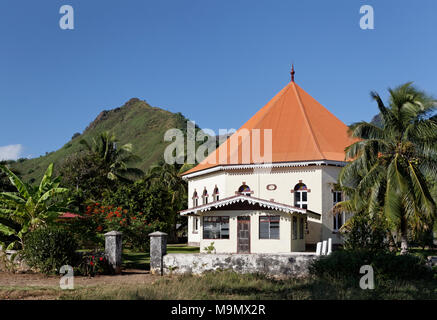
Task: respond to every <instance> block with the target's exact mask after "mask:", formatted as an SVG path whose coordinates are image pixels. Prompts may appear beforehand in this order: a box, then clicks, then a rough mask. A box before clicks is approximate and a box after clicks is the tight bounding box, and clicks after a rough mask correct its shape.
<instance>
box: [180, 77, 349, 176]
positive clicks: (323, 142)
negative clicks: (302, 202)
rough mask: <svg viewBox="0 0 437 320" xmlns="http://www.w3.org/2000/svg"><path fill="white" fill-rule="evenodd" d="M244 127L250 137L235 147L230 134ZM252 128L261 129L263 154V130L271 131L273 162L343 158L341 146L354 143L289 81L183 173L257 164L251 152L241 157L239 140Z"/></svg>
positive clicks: (329, 115)
mask: <svg viewBox="0 0 437 320" xmlns="http://www.w3.org/2000/svg"><path fill="white" fill-rule="evenodd" d="M244 129H248V130H249V132H251V133H250V136H246V138H243V139H241V138H240V139H239V140H238V141H239V143H238V147H236V146H237V145H236V144H235V143H230V141H231V140H232V137H233V136H234V135H238V134H241V132H242V131H244ZM252 129H261V139H260V141H261V146H260V150H261V152H260V154H261V156H262V155H263V154H264V144H263V129H271V130H272V162H273V163H277V162H296V161H312V160H332V161H345V153H344V149H345V148H346V147H347V146H349V145H351V144H352V143H353V142H354V140H353V139H352V138H350V137H349V136H348V133H347V130H348V127H347V126H346V125H345V124H344V123H343V122H342V121H340V120H339V119H338V118H337V117H336V116H334V115H333V114H332V113H331V112H329V111H328V109H326V108H325V107H323V106H322V105H321V104H320V103H318V102H317V101H316V100H315V99H314V98H313V97H311V96H310V95H309V94H308V93H306V92H305V91H304V90H303V89H302V88H301V87H299V86H298V85H297V84H296V83H295V82H294V81H291V82H290V83H289V84H288V85H287V86H285V88H283V89H282V90H281V91H280V92H279V93H278V94H277V95H276V96H275V97H274V98H273V99H272V100H270V101H269V102H268V103H267V104H266V105H265V106H264V107H263V108H262V109H261V110H259V111H258V112H257V113H256V114H255V115H254V116H253V117H252V118H251V119H250V120H249V121H247V122H246V123H245V124H244V125H243V126H242V127H241V128H240V129H238V130H237V132H236V133H234V134H233V135H232V136H231V137H230V138H229V139H228V140H227V141H226V142H225V143H223V144H222V145H220V146H219V147H218V148H217V149H216V150H215V151H214V152H213V153H211V154H210V155H209V156H208V157H206V158H205V159H204V160H203V161H202V162H201V163H200V164H199V165H197V166H196V167H194V168H192V169H190V170H188V171H187V172H185V173H184V175H186V174H190V173H193V172H196V171H201V170H204V169H208V168H212V167H215V166H218V165H238V164H254V163H259V162H257V161H256V160H254V159H253V157H252V152H251V155H250V157H249V158H250V161H248V160H247V159H246V161H244V157H242V152H243V151H244V148H243V147H242V143H243V142H244V141H243V140H244V139H250V138H252V140H253V135H252V131H251V130H252ZM242 149H243V150H242ZM244 152H246V151H244ZM237 155H238V157H236V156H237ZM236 158H237V159H238V160H237V161H235V159H236ZM223 159H226V162H224V161H223ZM220 160H222V161H220Z"/></svg>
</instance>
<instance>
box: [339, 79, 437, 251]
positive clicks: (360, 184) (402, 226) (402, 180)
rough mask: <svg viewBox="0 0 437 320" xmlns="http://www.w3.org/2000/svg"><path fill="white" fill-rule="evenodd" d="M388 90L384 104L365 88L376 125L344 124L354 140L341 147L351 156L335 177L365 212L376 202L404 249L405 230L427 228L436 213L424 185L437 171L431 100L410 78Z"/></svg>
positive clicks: (436, 133) (436, 128)
mask: <svg viewBox="0 0 437 320" xmlns="http://www.w3.org/2000/svg"><path fill="white" fill-rule="evenodd" d="M388 91H389V104H388V106H386V105H385V104H384V102H383V101H382V99H381V97H380V96H379V95H378V94H377V93H376V92H372V93H371V96H372V98H373V99H374V100H375V101H376V102H377V105H378V108H379V111H380V115H381V125H380V126H377V125H374V124H371V123H368V122H365V121H362V122H357V123H354V124H352V125H351V126H350V128H349V130H350V133H351V135H352V137H355V138H358V139H359V141H357V142H355V143H354V144H352V145H351V146H349V147H348V148H346V157H347V158H349V159H353V161H351V162H350V163H349V164H348V165H346V166H345V167H344V168H343V170H342V172H341V173H340V177H339V182H340V184H341V185H342V186H346V187H349V188H355V190H356V192H357V193H358V194H359V195H360V196H359V197H358V199H360V198H361V201H362V199H365V200H366V201H367V202H368V209H367V210H369V211H370V212H372V211H376V210H377V208H379V207H382V210H383V213H384V215H385V217H386V218H387V220H388V221H389V223H390V224H391V225H392V226H394V227H395V229H396V230H395V231H397V232H399V234H400V236H401V252H402V253H403V254H405V253H406V252H407V250H408V235H409V233H415V232H422V231H424V230H428V229H429V228H431V227H432V224H433V221H434V220H435V217H436V204H435V200H434V199H433V197H432V195H431V192H430V185H429V179H435V178H436V177H437V123H436V122H435V121H434V120H433V119H431V117H432V116H433V114H432V113H433V112H435V110H436V101H435V100H433V99H432V98H430V97H429V96H428V95H427V94H425V93H424V92H422V91H420V90H418V89H417V88H415V87H414V86H413V85H412V84H411V83H406V84H404V85H401V86H399V87H397V88H395V89H389V90H388Z"/></svg>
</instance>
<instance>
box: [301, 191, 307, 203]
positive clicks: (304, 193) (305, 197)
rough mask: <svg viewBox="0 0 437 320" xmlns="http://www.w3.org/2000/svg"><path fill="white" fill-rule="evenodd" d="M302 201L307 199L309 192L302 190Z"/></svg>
mask: <svg viewBox="0 0 437 320" xmlns="http://www.w3.org/2000/svg"><path fill="white" fill-rule="evenodd" d="M302 201H307V193H306V192H302Z"/></svg>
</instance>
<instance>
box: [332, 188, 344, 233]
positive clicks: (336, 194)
mask: <svg viewBox="0 0 437 320" xmlns="http://www.w3.org/2000/svg"><path fill="white" fill-rule="evenodd" d="M332 197H333V199H332V200H333V204H334V206H335V205H336V204H337V203H339V202H341V201H342V200H343V194H342V192H341V191H336V190H333V191H332ZM344 220H345V214H344V212H339V213H337V214H335V215H334V217H333V223H332V229H333V231H334V232H338V230H339V229H340V228H341V227H342V225H343V224H344V222H345V221H344Z"/></svg>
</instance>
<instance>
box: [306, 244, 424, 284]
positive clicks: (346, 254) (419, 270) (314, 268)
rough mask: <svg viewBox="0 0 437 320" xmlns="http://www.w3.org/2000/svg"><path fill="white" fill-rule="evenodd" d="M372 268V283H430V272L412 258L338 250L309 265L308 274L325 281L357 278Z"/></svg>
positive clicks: (408, 256) (365, 251)
mask: <svg viewBox="0 0 437 320" xmlns="http://www.w3.org/2000/svg"><path fill="white" fill-rule="evenodd" d="M363 265H371V266H372V267H373V270H374V275H375V279H380V280H382V279H386V280H420V279H432V277H433V272H432V270H431V269H430V268H429V267H427V266H426V262H425V260H423V259H422V258H420V257H417V256H414V255H409V254H408V255H396V254H394V253H388V252H379V253H374V252H371V251H368V250H355V251H348V250H339V251H334V252H332V254H330V255H329V256H321V257H320V258H319V259H317V260H315V261H313V263H312V264H311V265H310V273H311V274H312V275H314V276H316V277H320V278H324V277H328V278H329V277H331V278H344V279H346V278H357V279H358V278H360V277H361V276H362V274H360V268H361V266H363Z"/></svg>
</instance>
